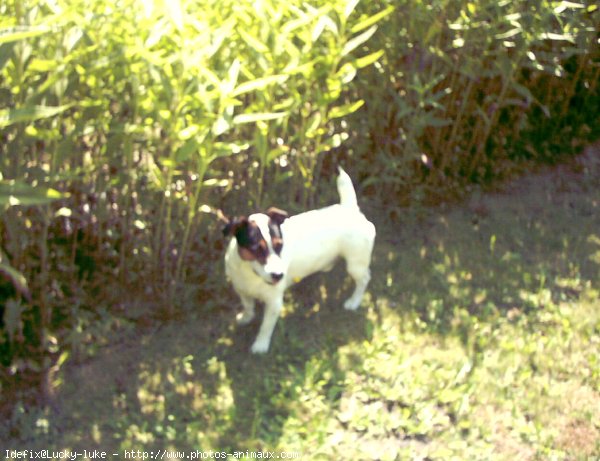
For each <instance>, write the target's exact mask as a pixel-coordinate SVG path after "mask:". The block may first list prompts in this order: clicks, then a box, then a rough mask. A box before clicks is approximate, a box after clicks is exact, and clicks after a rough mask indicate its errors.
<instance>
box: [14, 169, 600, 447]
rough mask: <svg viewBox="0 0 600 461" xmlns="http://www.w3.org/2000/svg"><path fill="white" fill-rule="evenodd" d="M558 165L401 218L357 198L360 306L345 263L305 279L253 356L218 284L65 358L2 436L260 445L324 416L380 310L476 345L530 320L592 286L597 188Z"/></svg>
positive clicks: (41, 440)
mask: <svg viewBox="0 0 600 461" xmlns="http://www.w3.org/2000/svg"><path fill="white" fill-rule="evenodd" d="M567 173H568V172H566V171H562V172H561V174H560V175H558V174H554V173H553V174H547V175H540V176H535V177H533V178H530V179H528V180H526V179H523V180H520V181H516V182H514V183H511V184H510V185H509V186H508V189H506V190H505V191H503V192H497V193H493V194H486V195H479V196H474V197H473V198H472V199H471V200H470V202H469V203H468V204H464V205H460V206H453V207H449V208H446V209H434V210H428V211H426V213H425V214H424V215H422V216H420V217H415V216H414V215H411V214H409V213H407V215H405V216H401V217H400V218H399V222H397V223H390V222H389V221H387V219H386V217H385V216H386V210H380V212H379V213H377V212H375V211H374V208H373V207H369V206H364V209H365V213H366V214H367V215H368V216H369V217H373V215H375V217H374V218H373V219H374V221H375V222H376V225H377V228H378V238H377V243H376V248H375V254H374V260H373V265H372V273H373V278H372V282H371V285H370V289H369V293H370V296H368V297H367V300H366V301H365V303H364V304H365V305H364V306H363V308H361V309H360V310H359V311H357V312H347V311H345V310H344V309H343V308H342V307H341V306H342V303H343V300H344V299H345V296H347V295H348V294H349V293H350V290H351V287H350V285H349V282H348V280H347V279H346V278H345V274H344V270H343V268H342V267H339V266H338V267H336V268H335V269H334V270H333V271H332V272H330V273H327V274H319V275H316V276H311V277H309V278H307V279H306V280H304V281H303V282H302V283H301V284H299V285H297V286H295V287H294V288H292V289H291V290H290V292H289V296H288V297H287V302H286V311H285V313H284V317H283V318H282V319H280V321H279V322H278V325H277V327H276V330H275V334H274V336H273V340H272V343H271V350H270V352H269V354H268V355H265V356H260V357H257V356H253V355H251V354H250V353H249V352H248V350H249V347H250V345H251V344H252V341H253V339H254V337H255V335H256V332H257V329H258V324H259V319H260V316H257V317H258V320H256V321H254V322H253V323H252V324H251V325H249V326H246V327H237V326H235V325H234V321H233V318H234V313H235V310H236V309H237V308H238V306H239V301H238V300H237V298H236V297H235V295H234V293H233V291H232V289H230V288H229V287H226V286H225V285H224V284H221V285H220V287H219V288H218V289H217V290H216V291H215V292H213V293H212V295H213V296H212V297H211V298H210V299H199V300H198V306H197V309H196V310H193V311H190V313H189V315H188V316H187V317H186V319H185V321H177V322H172V323H169V324H166V325H164V326H162V327H159V328H156V329H154V330H151V331H148V330H147V329H145V330H144V331H140V332H138V333H135V334H132V336H131V337H130V338H123V339H122V340H121V341H118V342H117V343H116V344H114V345H113V346H110V347H107V348H105V349H103V350H101V351H100V352H99V353H98V355H97V356H96V357H95V358H93V359H90V360H88V361H87V362H81V363H71V364H70V365H69V366H67V367H65V370H64V371H61V372H60V374H59V375H57V376H56V381H57V384H60V385H58V386H57V390H56V394H55V396H54V398H53V401H52V403H51V405H50V406H48V407H45V408H42V409H34V408H21V409H19V408H18V406H17V409H16V411H15V413H14V414H13V417H12V420H11V421H8V422H7V425H6V429H5V430H4V432H5V435H6V437H5V438H8V440H9V441H10V444H11V446H14V448H15V449H25V448H27V449H41V448H56V449H62V448H71V449H77V450H82V449H88V450H90V449H95V448H97V449H101V450H104V451H107V452H108V453H113V452H114V453H120V454H121V455H122V453H123V451H122V450H138V449H139V450H146V451H148V452H150V451H152V450H158V449H165V450H172V451H174V450H177V451H193V450H205V451H208V450H218V451H229V452H231V451H232V450H240V451H245V450H262V449H268V448H270V447H276V446H278V445H280V438H281V437H282V434H283V433H284V432H285V433H286V434H288V436H289V434H290V433H291V434H297V437H298V438H299V439H301V438H302V437H303V435H304V434H306V433H307V431H311V430H314V429H315V427H314V426H315V425H319V424H320V425H322V428H323V427H326V425H327V418H329V417H330V415H331V407H332V406H336V405H339V401H340V398H339V397H340V395H341V394H342V393H343V392H344V388H345V386H346V384H347V377H346V376H345V371H344V370H345V368H344V367H342V366H340V362H339V361H340V356H339V350H340V348H342V347H345V346H349V347H352V345H353V344H356V343H364V342H369V341H370V340H371V339H372V338H371V335H372V332H373V330H374V325H373V323H374V322H378V320H377V319H378V317H380V316H382V315H384V313H383V309H382V307H383V306H384V305H385V306H386V309H393V310H394V311H395V312H396V313H397V314H398V315H400V316H401V317H402V316H406V318H413V319H414V318H415V317H416V318H417V319H418V321H419V322H420V324H421V325H422V328H423V329H424V330H425V331H427V332H428V333H433V334H436V335H439V336H440V337H446V336H452V335H456V336H458V337H459V338H460V339H461V340H462V342H463V344H464V346H465V347H471V341H472V339H471V332H472V330H471V327H472V326H473V322H485V321H487V320H489V319H493V318H494V317H498V316H519V315H527V314H528V311H529V310H539V309H544V308H545V306H546V305H549V304H557V303H560V301H562V300H568V299H570V298H574V297H577V296H578V295H579V292H580V291H581V289H582V287H585V286H586V285H596V284H597V283H598V280H599V277H598V276H599V270H598V269H599V266H598V263H599V262H600V256H599V255H600V232H599V231H598V229H600V222H599V217H598V215H599V213H598V207H599V206H600V205H599V204H600V196H599V193H598V190H599V189H598V188H597V187H595V186H597V184H596V185H591V186H590V185H589V184H588V185H586V184H579V183H578V181H577V178H576V177H574V176H572V175H571V176H570V175H569V174H567ZM557 181H563V183H561V184H557ZM592 186H594V187H592ZM557 191H559V192H560V193H558V192H557ZM378 215H379V217H378ZM219 269H222V267H219ZM220 273H222V270H220V272H219V274H220ZM216 276H217V277H220V275H218V274H217V275H216ZM596 288H597V286H596ZM207 313H210V315H207ZM461 319H463V320H464V319H468V322H463V321H462V320H461ZM381 366H385V364H384V363H382V365H381ZM307 404H310V406H311V415H312V416H311V420H310V422H308V421H306V420H304V419H303V414H304V413H303V406H304V405H307ZM319 408H322V412H321V413H322V418H321V419H319V414H320V412H319ZM315 409H316V410H315ZM315 415H317V416H315ZM322 428H321V429H322ZM322 432H323V433H326V429H323V430H322Z"/></svg>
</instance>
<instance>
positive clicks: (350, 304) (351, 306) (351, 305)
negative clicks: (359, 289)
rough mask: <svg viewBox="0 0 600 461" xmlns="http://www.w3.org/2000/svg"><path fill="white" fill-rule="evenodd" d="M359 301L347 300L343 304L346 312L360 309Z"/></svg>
mask: <svg viewBox="0 0 600 461" xmlns="http://www.w3.org/2000/svg"><path fill="white" fill-rule="evenodd" d="M360 301H361V300H360V299H353V298H350V299H347V300H346V302H345V303H344V309H346V310H347V311H355V310H356V309H358V308H359V307H360Z"/></svg>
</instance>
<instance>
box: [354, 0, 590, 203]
mask: <svg viewBox="0 0 600 461" xmlns="http://www.w3.org/2000/svg"><path fill="white" fill-rule="evenodd" d="M388 5H395V6H396V9H395V11H394V13H393V14H392V15H390V16H389V17H388V18H386V19H385V21H384V22H383V23H382V24H381V26H380V29H379V31H378V33H377V34H376V35H375V37H374V38H373V40H371V41H369V43H368V46H369V47H372V49H374V50H375V49H384V50H385V55H384V57H383V58H382V59H381V60H380V61H379V62H378V64H377V65H376V66H375V67H373V68H370V69H369V70H368V71H366V72H365V73H363V74H362V78H360V79H359V80H358V81H357V83H356V86H355V87H356V88H357V91H358V94H359V95H360V97H361V98H363V99H364V100H365V101H367V104H366V105H365V109H364V110H362V111H361V112H360V113H357V114H355V115H354V117H353V123H352V126H353V127H354V132H353V133H352V134H351V136H352V137H353V138H356V139H357V140H359V142H358V143H355V145H356V144H358V145H357V146H356V147H355V149H354V151H355V153H356V155H358V156H360V157H361V158H362V159H363V161H362V162H361V163H360V165H361V168H360V169H361V171H363V172H364V175H365V177H366V184H367V183H368V184H372V186H373V189H374V193H375V194H377V195H378V196H379V197H380V198H381V199H386V198H387V199H388V201H389V202H390V204H393V203H394V202H398V200H400V201H402V202H404V203H405V202H406V201H407V200H408V199H410V198H411V197H412V198H413V199H414V198H418V197H415V195H414V193H415V191H417V192H423V189H425V192H427V193H428V194H429V196H430V197H433V198H435V197H438V198H439V197H440V196H444V195H446V194H448V193H452V192H453V191H456V190H460V188H461V187H463V186H464V185H465V184H469V183H471V182H479V183H480V182H486V181H489V180H490V179H493V178H497V177H498V176H499V175H502V174H503V169H504V168H506V167H507V161H511V162H512V161H515V160H522V159H531V160H535V161H548V160H550V161H556V160H557V158H560V156H559V154H564V153H572V152H574V151H575V152H576V151H577V150H580V149H581V146H582V144H583V143H584V142H585V141H586V140H589V139H595V138H597V137H598V135H599V133H598V124H597V115H598V111H597V108H598V105H599V99H598V77H599V67H598V61H597V54H596V55H594V53H597V35H596V31H597V27H598V8H597V5H596V4H595V2H587V4H586V2H582V3H573V2H524V1H517V2H496V1H487V0H481V1H471V2H454V1H447V0H444V1H434V2H425V3H423V2H400V4H398V2H387V1H381V2H376V3H375V4H373V3H370V4H369V8H373V11H378V10H381V9H383V8H385V7H387V6H388ZM594 56H596V57H594ZM366 133H368V135H367V134H366ZM457 186H459V187H457Z"/></svg>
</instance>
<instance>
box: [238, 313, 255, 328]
mask: <svg viewBox="0 0 600 461" xmlns="http://www.w3.org/2000/svg"><path fill="white" fill-rule="evenodd" d="M252 319H254V312H248V311H244V312H240V313H239V314H238V315H236V317H235V321H236V322H237V324H238V325H248V324H249V323H250V322H252Z"/></svg>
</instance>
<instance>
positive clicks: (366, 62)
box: [354, 50, 385, 69]
mask: <svg viewBox="0 0 600 461" xmlns="http://www.w3.org/2000/svg"><path fill="white" fill-rule="evenodd" d="M384 53H385V52H384V51H383V50H379V51H376V52H375V53H371V54H368V55H366V56H363V57H362V58H358V59H356V60H355V61H354V65H355V66H356V68H357V69H362V68H364V67H367V66H370V65H371V64H373V63H374V62H376V61H377V60H378V59H379V58H381V57H382V56H383V54H384Z"/></svg>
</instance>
